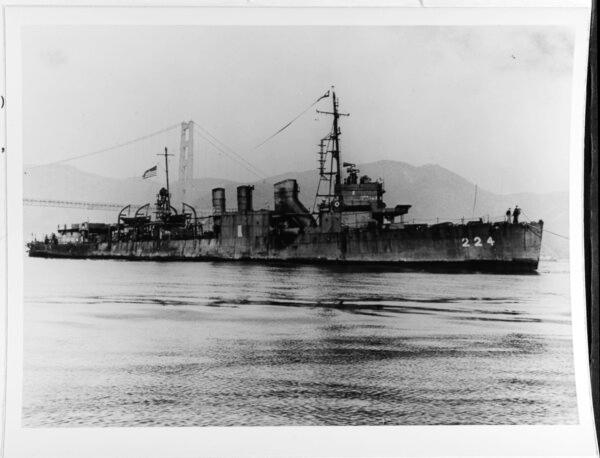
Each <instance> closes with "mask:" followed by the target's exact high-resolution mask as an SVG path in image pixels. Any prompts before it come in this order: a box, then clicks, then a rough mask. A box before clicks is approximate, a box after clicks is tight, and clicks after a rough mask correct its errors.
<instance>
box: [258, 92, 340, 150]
mask: <svg viewBox="0 0 600 458" xmlns="http://www.w3.org/2000/svg"><path fill="white" fill-rule="evenodd" d="M327 97H329V91H327V92H326V93H325V94H323V95H322V96H321V97H319V98H318V99H317V100H315V101H314V102H313V103H312V104H311V105H310V106H309V107H307V108H305V109H304V110H303V111H302V112H300V113H299V114H297V115H296V116H295V117H294V118H293V119H292V120H291V121H290V122H288V123H287V124H286V125H285V126H283V127H282V128H280V129H279V130H278V131H277V132H275V133H274V134H273V135H271V136H269V137H267V138H266V139H265V140H263V141H262V142H261V143H259V144H258V145H256V146H255V147H254V149H258V148H260V147H261V146H263V145H264V144H265V143H267V142H268V141H269V140H271V139H272V138H273V137H275V136H277V135H278V134H280V133H281V132H283V131H284V130H285V129H287V128H288V127H290V126H291V125H292V123H293V122H294V121H296V120H297V119H298V118H299V117H300V116H302V115H303V114H304V113H306V112H307V111H308V110H310V109H311V108H312V107H314V106H315V105H316V104H317V103H318V102H320V101H321V100H322V99H325V98H327Z"/></svg>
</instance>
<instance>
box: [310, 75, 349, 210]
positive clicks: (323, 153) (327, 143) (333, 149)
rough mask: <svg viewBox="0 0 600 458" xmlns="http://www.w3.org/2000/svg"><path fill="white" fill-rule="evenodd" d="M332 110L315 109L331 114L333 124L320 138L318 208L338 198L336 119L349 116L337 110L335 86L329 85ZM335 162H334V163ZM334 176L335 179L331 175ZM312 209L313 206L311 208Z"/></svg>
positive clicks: (338, 154)
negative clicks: (322, 188)
mask: <svg viewBox="0 0 600 458" xmlns="http://www.w3.org/2000/svg"><path fill="white" fill-rule="evenodd" d="M331 94H332V104H333V111H321V110H317V113H321V114H327V115H331V116H333V126H332V129H331V132H330V133H329V135H327V136H326V137H325V138H323V139H322V140H321V143H320V145H319V146H320V151H319V175H320V180H319V187H318V189H317V195H316V196H315V206H316V203H317V199H318V198H319V197H323V198H324V199H323V202H322V203H321V204H319V207H320V208H324V207H329V206H330V204H331V202H332V201H333V200H335V199H337V198H339V196H338V193H337V188H338V186H339V185H340V184H341V183H342V172H341V163H340V154H341V152H340V135H341V130H340V127H339V123H338V120H339V118H340V116H350V114H349V113H340V112H339V100H338V99H337V97H336V94H335V88H334V87H333V86H332V87H331ZM328 154H330V155H331V160H330V164H329V170H327V171H326V170H325V164H326V162H327V155H328ZM334 163H335V164H334ZM333 176H335V180H333V179H332V177H333ZM322 184H325V185H327V188H328V189H327V191H326V192H325V191H323V193H321V192H320V189H321V185H322ZM313 211H314V208H313Z"/></svg>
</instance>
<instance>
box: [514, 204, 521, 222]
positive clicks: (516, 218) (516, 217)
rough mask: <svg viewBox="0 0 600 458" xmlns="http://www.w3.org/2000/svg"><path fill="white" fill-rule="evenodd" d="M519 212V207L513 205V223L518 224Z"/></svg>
mask: <svg viewBox="0 0 600 458" xmlns="http://www.w3.org/2000/svg"><path fill="white" fill-rule="evenodd" d="M520 214H521V209H520V208H519V206H518V205H515V211H514V212H513V224H519V215H520Z"/></svg>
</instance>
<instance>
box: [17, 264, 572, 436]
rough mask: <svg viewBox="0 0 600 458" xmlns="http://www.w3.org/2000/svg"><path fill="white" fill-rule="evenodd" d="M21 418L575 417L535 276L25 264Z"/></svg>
mask: <svg viewBox="0 0 600 458" xmlns="http://www.w3.org/2000/svg"><path fill="white" fill-rule="evenodd" d="M24 334H25V336H24V337H25V341H24V380H25V381H24V393H23V405H24V407H23V424H24V426H78V425H81V426H150V425H156V426H225V425H256V426H258V425H380V424H388V425H407V424H514V423H520V424H523V423H527V424H564V423H577V407H576V398H575V385H574V375H573V359H572V345H571V320H570V304H569V286H568V265H567V264H564V263H547V264H544V265H542V266H541V268H540V274H539V275H486V274H431V273H421V272H380V271H374V270H364V269H363V270H360V271H357V270H354V271H353V270H351V269H341V268H333V267H323V266H283V267H282V266H265V265H259V264H245V263H202V262H198V263H193V262H187V263H154V262H126V261H89V260H83V261H79V260H44V259H31V258H26V260H25V321H24Z"/></svg>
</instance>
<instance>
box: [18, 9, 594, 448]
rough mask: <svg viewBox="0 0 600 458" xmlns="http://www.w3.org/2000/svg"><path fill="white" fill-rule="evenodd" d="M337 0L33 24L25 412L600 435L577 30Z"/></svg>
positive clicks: (48, 420) (25, 81)
mask: <svg viewBox="0 0 600 458" xmlns="http://www.w3.org/2000/svg"><path fill="white" fill-rule="evenodd" d="M582 10H584V11H586V9H585V8H582ZM165 11H168V14H170V13H171V11H170V10H168V9H167V10H165ZM288 12H289V11H288ZM100 13H101V12H98V14H100ZM180 13H181V14H182V15H183V16H185V14H183V12H180ZM307 13H308V12H307ZM339 13H340V14H341V12H339ZM116 14H117V15H118V10H117V13H116ZM165 14H167V13H165ZM190 14H192V13H190ZM194 14H195V13H194ZM219 14H220V16H219V17H226V18H229V16H228V14H232V13H229V12H228V11H227V10H225V11H220V12H219ZM291 14H292V15H293V12H292V13H291ZM336 14H338V12H336V11H333V12H331V11H330V14H329V15H328V16H327V17H328V20H323V21H314V22H311V21H306V22H305V23H301V22H302V21H297V23H296V22H294V21H291V22H287V23H285V22H281V23H279V22H277V21H274V22H272V23H269V24H268V25H265V24H262V23H252V21H239V22H238V23H236V21H235V20H216V21H214V23H211V22H210V21H209V20H207V19H204V20H202V21H198V22H197V23H194V22H193V21H182V22H179V23H178V22H176V21H165V22H164V23H160V21H157V22H154V23H152V22H149V21H139V23H131V21H128V20H127V19H124V20H123V21H120V20H116V21H114V22H110V21H104V22H102V21H98V22H94V21H91V22H89V21H88V22H86V21H85V20H83V21H81V22H80V23H77V22H75V21H73V22H71V21H69V20H64V21H61V20H58V21H56V22H52V21H49V22H48V23H35V21H33V23H31V24H25V25H22V26H21V27H20V28H19V29H18V36H19V41H18V46H15V48H16V51H15V53H17V52H18V60H17V64H18V73H15V74H16V75H18V80H19V82H20V88H19V91H20V99H19V102H20V105H19V107H20V111H18V112H17V114H18V119H16V120H15V121H14V122H15V123H17V124H18V126H19V138H20V145H19V146H20V149H19V150H18V151H15V150H14V149H13V150H11V147H10V140H11V136H10V133H9V135H8V137H7V139H8V145H9V149H8V152H9V154H11V153H12V154H15V155H17V154H18V155H19V156H20V159H19V164H18V167H13V168H11V167H10V164H9V167H8V174H9V180H11V179H12V180H14V181H15V182H16V181H19V182H20V183H21V185H20V186H22V196H21V202H19V205H20V208H19V210H18V214H19V215H20V216H19V218H21V219H20V221H19V222H20V226H19V227H20V230H19V235H18V237H19V238H18V240H19V243H18V246H15V244H11V243H10V240H9V250H12V252H13V254H14V253H17V255H18V257H19V263H20V264H19V265H20V266H21V271H20V272H21V274H22V276H21V277H20V278H21V280H19V285H20V288H22V292H21V296H20V298H21V299H20V300H21V301H22V304H21V305H20V307H21V308H20V309H19V310H20V311H19V314H18V315H19V320H22V321H21V322H20V327H19V328H18V329H19V331H18V339H19V342H20V343H19V357H18V358H16V359H17V360H18V361H17V363H18V364H19V365H20V367H21V372H20V378H19V381H18V385H19V390H20V397H19V406H18V409H17V410H16V411H18V412H19V414H18V422H19V423H20V427H21V428H24V430H26V431H30V432H31V433H32V434H38V432H39V433H41V432H43V431H46V430H47V429H48V428H53V429H52V430H54V429H58V430H59V431H75V433H76V432H77V431H81V430H88V429H90V428H92V429H93V430H95V429H106V428H109V429H111V430H112V429H113V428H123V430H128V428H136V429H142V428H149V430H150V432H149V433H148V434H152V431H153V430H156V431H157V433H160V431H161V430H162V428H165V427H167V428H177V427H188V428H190V427H191V428H194V429H193V430H196V429H195V428H200V430H202V429H206V427H210V428H223V431H234V430H236V428H238V427H277V429H276V430H279V429H278V428H279V427H282V428H284V429H285V428H286V427H381V426H386V427H404V426H455V427H458V426H498V427H503V426H509V425H513V426H514V425H523V426H532V427H533V426H536V427H537V426H547V427H550V426H552V427H558V426H571V427H573V428H579V427H580V428H583V427H584V426H585V427H586V428H588V429H586V431H588V432H590V431H591V430H592V427H591V426H589V425H590V423H589V422H590V418H591V413H590V411H589V409H590V407H589V405H590V404H589V400H588V399H587V396H589V379H588V381H587V382H586V381H582V380H585V377H589V374H588V373H586V369H585V367H584V368H583V369H584V370H582V369H581V368H577V364H578V363H577V360H578V358H579V359H580V360H581V358H580V356H577V355H578V354H579V350H581V349H583V348H582V346H585V343H584V342H585V322H584V318H583V319H582V317H585V304H584V303H583V302H582V300H581V297H582V295H583V293H582V291H583V283H582V282H581V284H580V283H579V282H578V281H579V280H578V278H579V275H580V274H581V271H580V268H581V267H580V264H581V263H582V261H581V259H582V257H581V256H582V255H581V253H580V252H579V251H577V249H575V250H574V247H575V248H577V247H579V246H580V245H579V243H580V242H574V240H573V239H574V238H577V237H580V229H574V227H577V226H576V223H575V222H574V217H573V215H577V214H578V211H579V210H578V206H579V205H580V204H579V202H580V201H579V200H578V199H579V197H578V192H579V191H578V188H577V186H580V185H579V184H578V183H577V181H574V177H575V176H577V174H578V173H579V172H578V169H577V168H578V167H580V165H578V164H579V162H578V161H579V160H578V159H576V158H575V159H574V156H577V155H578V154H581V151H582V150H581V148H582V146H581V145H580V144H579V142H578V138H581V132H580V130H581V129H582V128H583V127H582V126H583V124H582V121H581V120H579V121H577V122H576V120H577V119H579V118H580V117H581V113H579V112H578V111H577V106H580V105H581V104H582V103H584V102H583V101H584V96H585V91H584V90H582V89H581V86H580V85H581V84H582V81H581V80H582V78H581V75H582V74H583V75H584V77H583V83H584V82H585V56H584V58H583V65H582V63H581V59H579V58H578V57H577V56H578V53H579V54H581V52H580V51H578V47H577V43H579V42H581V33H580V32H579V29H580V28H578V26H577V25H576V24H575V22H576V21H575V20H573V22H572V23H569V22H568V21H566V20H565V21H564V22H560V21H556V23H553V21H539V23H533V22H528V21H524V20H517V21H515V22H514V23H508V21H506V20H502V21H499V22H498V23H493V22H490V21H482V22H481V23H477V22H475V21H466V23H464V24H461V23H459V22H453V21H446V22H444V21H439V20H436V21H430V23H427V22H426V21H423V20H421V21H416V22H415V23H412V24H411V23H407V22H406V21H404V22H402V21H398V22H397V23H394V21H382V23H376V22H373V21H371V20H368V21H364V23H361V22H360V21H339V22H338V21H336V20H335V15H336ZM347 14H348V13H347V12H346V13H343V14H342V16H344V15H346V16H347ZM569 14H570V13H569ZM157 15H158V16H160V15H161V13H160V11H158V12H157ZM557 16H558V15H555V16H553V17H557ZM580 16H581V15H578V14H576V13H574V14H573V17H577V18H579V17H580ZM584 16H585V15H584ZM65 17H67V19H68V17H69V16H65ZM133 17H135V14H134V16H133ZM232 17H233V16H232ZM344 17H345V16H344ZM517 17H519V16H518V14H517ZM567 17H569V16H568V15H567ZM332 18H333V19H332ZM42 22H43V21H42ZM584 22H585V21H584ZM584 25H585V24H584ZM586 39H587V37H586ZM578 40H579V41H578ZM7 44H8V45H11V42H10V40H8V41H7ZM13 44H14V43H13ZM586 46H587V44H586ZM9 54H10V52H9ZM15 55H16V54H15ZM8 57H10V55H9V56H8ZM578 59H579V60H578ZM9 62H10V61H9ZM7 68H8V69H9V70H10V65H9V64H7ZM582 72H583V73H582ZM7 81H8V82H10V77H9V79H8V80H7ZM7 86H8V87H7V90H9V91H10V85H7ZM577 88H579V89H577ZM11 97H12V95H11ZM7 100H8V101H9V102H10V101H11V100H10V98H8V99H7ZM574 107H575V108H574ZM8 110H9V115H10V104H8ZM581 119H582V118H581ZM9 127H10V123H9ZM578 129H579V130H578ZM7 157H8V159H7V160H8V161H9V162H10V160H11V157H10V156H7ZM574 164H575V165H574ZM573 167H575V169H574V168H573ZM9 186H10V181H9ZM9 200H10V199H9ZM8 203H9V205H10V201H9V202H8ZM15 213H17V211H16V212H15ZM10 224H11V222H10V217H9V229H10V228H11V226H10ZM14 227H16V226H13V229H14ZM13 240H17V239H13ZM9 265H10V264H9ZM9 270H10V268H9ZM9 277H10V275H9ZM10 284H11V282H10V280H9V288H10ZM9 308H10V302H9ZM578 330H579V331H578ZM581 332H583V334H581ZM578 333H579V334H578ZM9 334H10V317H9ZM583 350H584V351H585V349H583ZM9 352H10V344H9ZM583 358H585V355H583ZM9 359H10V356H9ZM9 365H10V361H9ZM579 379H581V380H579ZM578 380H579V381H578ZM582 393H583V394H582ZM582 396H583V397H582ZM586 425H587V426H586ZM309 429H310V428H309ZM36 431H37V432H36ZM48 431H50V430H48ZM219 431H222V430H221V429H219ZM544 431H546V432H548V431H550V429H548V430H544ZM6 440H7V441H10V437H7V439H6ZM593 443H594V438H593V433H592V434H591V435H589V437H588V436H586V440H582V441H580V446H581V450H582V451H579V452H577V453H578V454H579V455H581V456H593V453H594V452H590V450H594V447H595V445H590V444H593ZM31 446H32V447H33V445H31ZM507 446H508V445H507ZM586 447H587V448H586ZM9 449H11V450H13V452H14V451H15V447H12V448H10V447H9ZM32 450H33V449H32ZM492 451H493V450H492ZM555 451H556V454H557V455H560V454H565V453H566V452H561V451H560V449H559V448H556V449H555ZM85 452H88V450H85V449H82V450H81V453H80V454H79V456H88V455H87V454H85ZM444 453H449V452H448V451H446V452H444ZM532 453H533V452H532ZM7 456H8V455H7ZM10 456H13V455H10ZM14 456H25V455H20V454H19V453H17V452H15V453H14ZM40 456H42V455H40ZM43 456H46V455H43ZM47 456H55V455H52V454H49V455H47ZM121 456H134V455H133V454H132V455H121ZM135 456H138V455H135ZM140 456H142V455H140ZM161 456H167V455H164V454H163V455H161ZM169 456H170V455H169ZM173 456H175V455H173ZM202 456H208V455H202ZM210 456H216V455H210ZM257 456H258V455H257ZM273 456H276V455H275V454H274V455H273ZM277 456H279V455H277ZM305 456H308V455H305ZM323 456H325V455H323ZM340 456H341V455H340ZM347 456H349V455H347Z"/></svg>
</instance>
